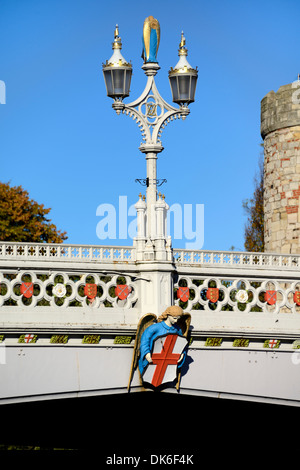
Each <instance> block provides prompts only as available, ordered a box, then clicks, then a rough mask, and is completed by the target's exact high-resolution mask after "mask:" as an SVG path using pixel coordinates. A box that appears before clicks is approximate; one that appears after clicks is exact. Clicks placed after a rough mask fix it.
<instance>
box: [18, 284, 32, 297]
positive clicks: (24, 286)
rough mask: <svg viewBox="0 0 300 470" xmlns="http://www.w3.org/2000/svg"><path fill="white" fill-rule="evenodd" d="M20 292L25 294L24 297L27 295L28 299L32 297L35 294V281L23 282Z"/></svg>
mask: <svg viewBox="0 0 300 470" xmlns="http://www.w3.org/2000/svg"><path fill="white" fill-rule="evenodd" d="M20 292H21V294H23V295H24V297H26V299H30V297H32V295H33V283H32V282H22V284H21V287H20Z"/></svg>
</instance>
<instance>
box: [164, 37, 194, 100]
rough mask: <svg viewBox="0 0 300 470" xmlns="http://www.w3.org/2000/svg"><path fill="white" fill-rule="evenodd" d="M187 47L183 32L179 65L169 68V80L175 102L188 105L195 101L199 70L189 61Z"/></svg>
mask: <svg viewBox="0 0 300 470" xmlns="http://www.w3.org/2000/svg"><path fill="white" fill-rule="evenodd" d="M187 53H188V51H187V49H186V47H185V37H184V35H183V32H182V33H181V42H180V44H179V51H178V55H179V61H178V63H177V65H176V66H175V67H174V68H172V67H171V69H170V70H169V80H170V86H171V91H172V97H173V102H174V103H177V104H179V105H180V106H188V105H189V103H192V102H194V101H195V93H196V84H197V79H198V70H197V68H196V69H193V68H192V67H191V65H190V64H189V63H188V61H187V58H186V57H187Z"/></svg>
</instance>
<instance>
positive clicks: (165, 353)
mask: <svg viewBox="0 0 300 470" xmlns="http://www.w3.org/2000/svg"><path fill="white" fill-rule="evenodd" d="M186 345H187V339H186V338H184V337H183V336H179V335H174V334H170V335H164V336H160V337H158V338H156V339H155V340H154V343H153V352H152V363H149V364H148V366H147V367H146V369H145V371H144V373H143V376H142V378H143V382H146V383H149V384H151V385H153V387H159V386H161V385H164V384H166V383H169V382H173V381H174V380H175V379H176V378H177V364H178V362H179V360H180V357H181V355H182V354H183V351H184V349H185V347H186Z"/></svg>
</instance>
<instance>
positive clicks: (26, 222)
mask: <svg viewBox="0 0 300 470" xmlns="http://www.w3.org/2000/svg"><path fill="white" fill-rule="evenodd" d="M50 210H51V209H46V208H45V207H44V205H43V204H38V203H37V202H36V201H34V200H33V199H30V198H29V194H28V192H27V191H25V190H24V189H23V188H22V186H12V187H11V186H10V185H9V183H1V182H0V240H2V241H11V242H34V243H36V242H46V243H62V242H63V241H64V240H66V239H67V238H68V237H67V233H66V232H61V231H60V230H57V228H56V226H55V225H54V224H52V223H51V219H47V218H46V215H47V214H49V212H50Z"/></svg>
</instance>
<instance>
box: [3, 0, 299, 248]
mask: <svg viewBox="0 0 300 470" xmlns="http://www.w3.org/2000/svg"><path fill="white" fill-rule="evenodd" d="M149 5H151V6H149ZM149 15H153V16H154V17H155V18H157V19H158V20H159V22H160V25H161V44H160V48H159V52H158V60H159V64H160V66H161V70H160V71H159V74H158V76H157V86H158V88H159V91H160V93H161V95H162V96H163V97H164V98H165V99H166V100H167V101H169V102H171V92H170V86H169V81H168V74H167V72H168V70H169V68H170V66H174V65H175V64H176V63H177V60H178V56H177V50H178V44H179V41H180V33H181V30H184V33H185V36H186V40H187V47H188V50H189V57H188V59H189V62H190V63H191V65H193V66H196V65H197V66H198V69H199V78H198V85H197V92H196V102H195V103H193V104H191V106H190V109H191V114H190V116H189V117H188V118H187V119H186V121H184V122H183V121H181V120H180V121H175V122H172V123H170V124H169V125H168V126H167V127H166V129H165V130H164V132H163V134H162V143H163V146H164V148H165V150H164V151H163V152H162V153H161V154H160V155H159V160H158V177H159V178H166V179H167V180H168V183H167V184H166V185H164V186H163V187H162V190H163V192H164V193H165V195H166V201H167V202H168V204H169V205H171V204H174V203H180V204H193V205H195V204H204V207H205V218H204V221H205V226H204V236H205V241H204V245H203V248H204V249H216V250H227V249H230V247H231V246H232V245H234V246H235V248H236V249H243V245H244V237H243V232H244V224H245V221H246V217H245V215H244V213H243V209H242V201H243V199H245V198H250V197H251V196H252V194H253V178H254V175H255V172H256V171H257V169H258V160H259V156H260V153H261V148H260V143H261V137H260V101H261V99H262V98H263V97H264V96H265V95H266V94H267V93H268V92H269V91H270V90H275V91H277V89H278V88H279V87H280V86H281V85H285V84H287V83H291V82H292V81H294V80H295V79H296V78H297V74H298V73H299V72H300V60H299V59H300V57H299V56H300V54H299V50H300V49H299V41H300V37H299V18H300V3H299V0H280V1H279V0H272V1H271V0H251V1H243V0H239V1H235V0H231V1H226V0H210V1H203V0H190V1H187V2H182V1H179V0H172V1H171V0H164V1H161V0H160V1H157V0H153V1H152V2H144V1H141V0H139V1H137V0H134V1H130V0H127V1H124V0H122V1H120V0H114V1H113V2H104V1H100V0H0V44H1V56H0V57H1V59H0V80H3V81H5V83H6V91H7V95H6V104H5V105H0V159H1V165H0V175H1V176H0V180H1V181H3V182H7V181H10V182H11V184H12V185H22V186H23V187H24V188H25V189H26V190H28V191H29V194H30V196H31V197H32V198H33V199H35V200H36V201H38V202H39V203H43V204H44V205H45V206H46V207H51V208H52V210H51V212H50V216H51V218H52V221H53V222H54V223H55V224H56V225H57V227H58V228H59V229H61V230H66V231H67V232H68V236H69V238H68V240H67V243H80V244H100V243H103V244H129V245H131V243H132V242H131V240H130V239H129V240H106V241H100V240H99V239H98V238H97V235H96V226H97V223H98V222H99V217H97V216H96V209H97V207H98V206H99V205H100V204H103V203H110V204H114V205H115V206H116V208H118V200H119V196H122V195H123V196H124V195H126V196H127V198H128V206H130V205H131V204H134V203H135V202H136V201H137V199H138V194H139V192H140V190H141V189H142V190H143V189H144V188H142V187H140V186H139V185H138V184H137V183H135V178H143V177H145V174H146V163H145V159H144V156H143V155H142V154H141V153H140V152H139V150H138V147H139V145H140V142H141V135H140V131H139V129H138V127H137V125H136V123H135V122H133V121H132V120H131V119H129V117H127V116H123V115H121V116H117V115H116V114H115V112H114V111H113V110H112V108H111V104H112V100H111V99H110V98H108V97H106V91H105V85H104V80H103V76H102V62H105V60H106V59H108V58H109V57H110V56H111V54H112V51H111V43H112V40H113V32H114V27H115V24H116V23H118V24H119V27H120V35H121V37H122V42H123V49H122V53H123V55H124V57H125V58H126V59H127V60H131V61H132V64H133V78H132V84H131V96H130V97H129V99H128V98H127V99H126V101H127V102H130V101H132V100H133V99H135V98H137V97H138V96H139V95H140V93H141V92H142V91H143V89H144V86H145V83H146V80H145V75H144V73H143V71H142V70H141V66H142V59H141V50H142V46H141V36H142V27H143V21H144V19H145V18H146V17H147V16H149ZM129 221H130V218H129ZM184 244H185V241H184V240H182V241H175V242H174V243H173V245H175V246H176V247H184V246H185V245H184Z"/></svg>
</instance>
